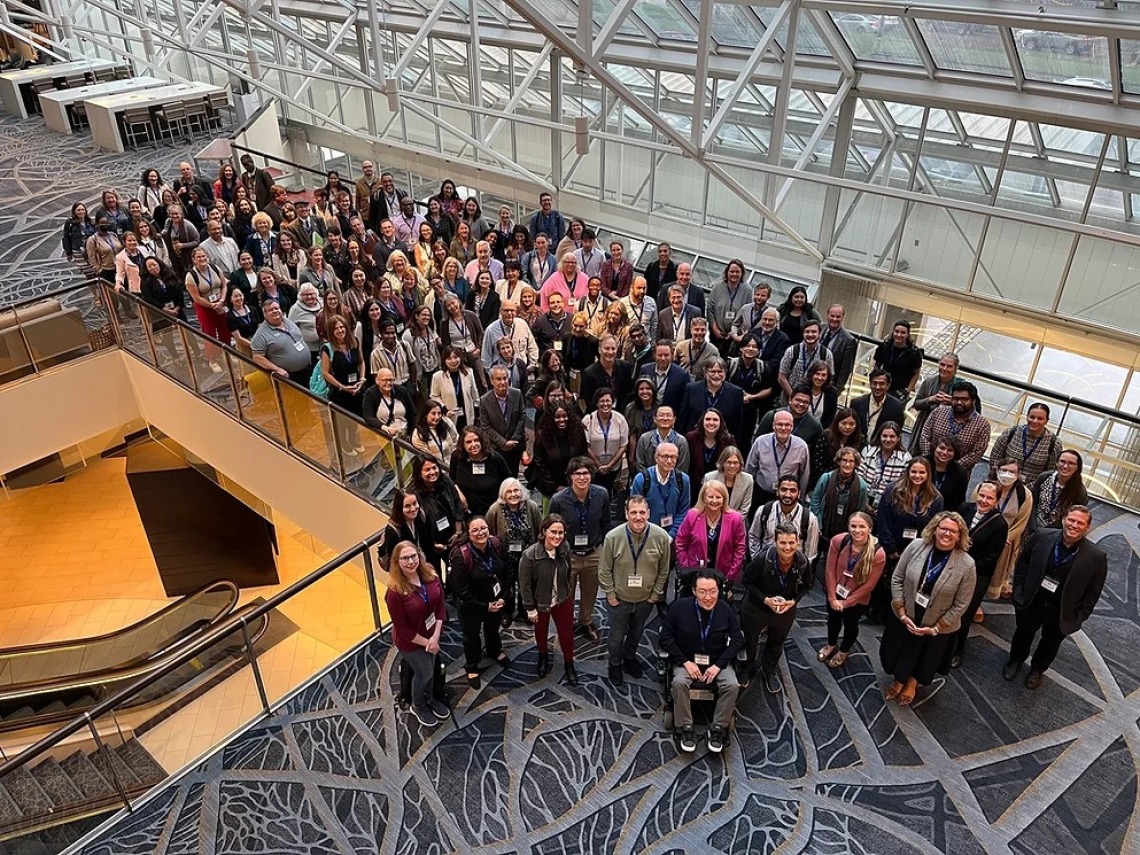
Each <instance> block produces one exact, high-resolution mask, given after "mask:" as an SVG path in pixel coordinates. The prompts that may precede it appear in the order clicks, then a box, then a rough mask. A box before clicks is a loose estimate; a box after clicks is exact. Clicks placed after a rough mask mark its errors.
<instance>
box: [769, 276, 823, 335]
mask: <svg viewBox="0 0 1140 855" xmlns="http://www.w3.org/2000/svg"><path fill="white" fill-rule="evenodd" d="M779 308H780V331H781V332H783V333H784V335H786V336H787V337H788V342H789V343H790V344H799V343H800V342H801V341H803V338H804V326H805V325H806V324H807V323H808V322H809V321H816V322H817V323H818V322H819V321H820V317H819V313H818V312H816V310H815V307H814V306H812V304H811V303H810V302H808V293H807V288H805V287H804V286H803V285H794V286H792V290H791V291H789V292H788V299H786V300H785V301H784V302H783V303H781V304H780V307H779Z"/></svg>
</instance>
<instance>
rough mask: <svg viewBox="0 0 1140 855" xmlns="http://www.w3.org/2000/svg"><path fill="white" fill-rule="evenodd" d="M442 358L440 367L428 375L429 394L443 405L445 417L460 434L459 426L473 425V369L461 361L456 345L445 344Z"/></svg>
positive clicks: (476, 397) (475, 393) (475, 396)
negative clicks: (431, 375)
mask: <svg viewBox="0 0 1140 855" xmlns="http://www.w3.org/2000/svg"><path fill="white" fill-rule="evenodd" d="M442 357H443V362H442V365H443V368H442V369H441V370H440V371H439V372H437V373H436V375H435V376H434V377H432V378H431V397H432V398H433V399H435V400H436V401H439V402H440V403H442V404H443V406H444V407H446V408H447V416H448V418H450V419H451V420H452V421H453V422H455V426H456V427H457V428H458V429H459V432H460V433H461V434H462V432H463V428H465V427H467V426H468V425H472V426H474V424H475V408H476V406H478V403H479V389H478V387H477V386H476V385H475V372H474V371H472V370H471V369H470V368H468V367H467V366H466V365H465V364H464V361H463V353H462V351H460V350H459V348H457V347H453V346H451V345H448V346H447V347H445V348H444V349H443V353H442ZM460 398H462V400H460Z"/></svg>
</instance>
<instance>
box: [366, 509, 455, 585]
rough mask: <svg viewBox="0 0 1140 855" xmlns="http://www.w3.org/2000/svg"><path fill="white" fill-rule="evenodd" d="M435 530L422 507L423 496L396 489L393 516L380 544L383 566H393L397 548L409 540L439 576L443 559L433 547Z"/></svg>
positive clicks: (379, 552) (377, 555)
mask: <svg viewBox="0 0 1140 855" xmlns="http://www.w3.org/2000/svg"><path fill="white" fill-rule="evenodd" d="M434 530H435V526H434V525H432V523H431V521H430V520H429V519H428V517H427V514H425V513H424V511H423V509H422V508H421V506H420V500H419V497H417V496H416V494H415V493H412V492H406V491H404V490H401V489H400V488H396V489H395V490H393V491H392V515H391V516H390V517H388V523H387V525H385V526H384V530H383V532H382V533H381V537H380V543H378V544H377V545H376V557H377V559H379V562H380V566H381V567H387V566H388V565H390V564H391V563H392V552H393V551H394V550H395V549H396V546H397V545H398V544H400V543H403V542H405V541H409V542H411V543H413V544H415V546H416V548H417V549H420V550H421V551H422V552H423V553H424V558H426V559H427V562H428V564H430V565H431V566H432V568H433V569H434V570H435V571H436V572H437V573H438V572H439V559H440V556H438V555H436V554H435V549H434V548H433V545H434V534H433V533H434Z"/></svg>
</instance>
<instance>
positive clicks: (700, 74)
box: [689, 0, 718, 149]
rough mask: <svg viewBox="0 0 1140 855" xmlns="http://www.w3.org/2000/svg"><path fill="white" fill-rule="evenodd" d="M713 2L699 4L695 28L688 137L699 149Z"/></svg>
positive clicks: (714, 100)
mask: <svg viewBox="0 0 1140 855" xmlns="http://www.w3.org/2000/svg"><path fill="white" fill-rule="evenodd" d="M713 6H714V3H712V2H710V0H706V2H704V3H702V4H701V16H700V19H699V21H700V23H699V26H698V28H697V64H696V69H695V71H694V73H693V112H692V117H691V119H692V120H691V123H690V127H689V138H690V139H691V140H692V143H693V145H694V146H695V147H696V148H698V149H700V148H703V146H702V145H701V139H702V138H701V128H702V127H703V126H704V123H705V101H706V100H710V95H709V50H710V48H711V45H712V36H711V34H712V16H713ZM717 90H718V87H717V83H716V81H713V84H712V95H711V100H712V102H713V103H714V104H715V103H716V95H717Z"/></svg>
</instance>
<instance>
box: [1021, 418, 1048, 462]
mask: <svg viewBox="0 0 1140 855" xmlns="http://www.w3.org/2000/svg"><path fill="white" fill-rule="evenodd" d="M1044 438H1045V435H1044V434H1042V435H1041V436H1039V437H1037V439H1035V440H1034V441H1033V447H1032V448H1029V443H1028V440H1029V427H1028V425H1025V426H1023V427H1022V428H1021V460H1022V462H1023V463H1024V462H1025V461H1026V460H1028V459H1029V456H1030V455H1031V454H1033V452H1035V451H1036V450H1037V446H1039V445H1040V444H1041V440H1043V439H1044Z"/></svg>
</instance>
